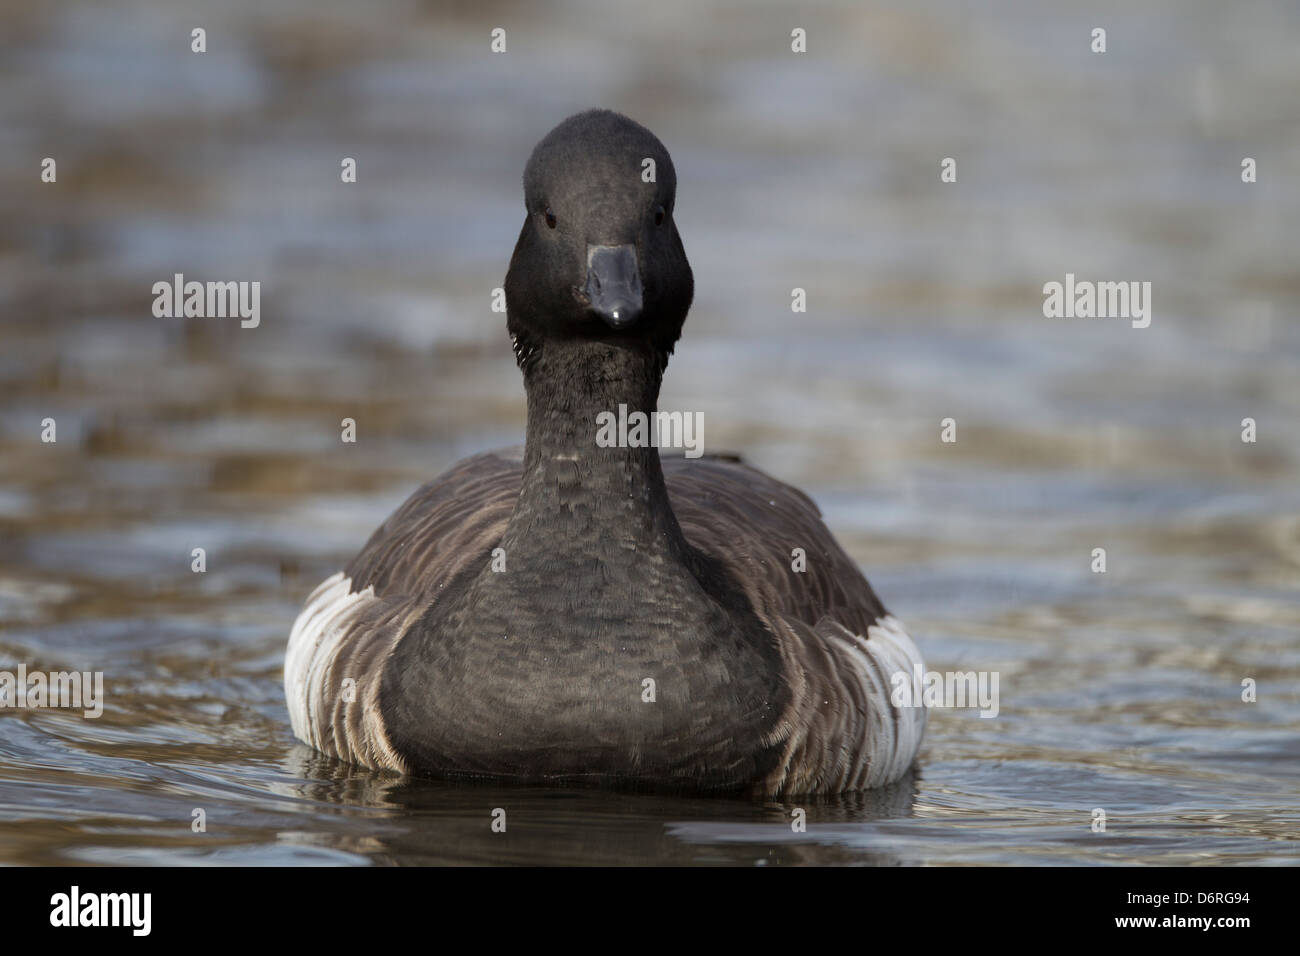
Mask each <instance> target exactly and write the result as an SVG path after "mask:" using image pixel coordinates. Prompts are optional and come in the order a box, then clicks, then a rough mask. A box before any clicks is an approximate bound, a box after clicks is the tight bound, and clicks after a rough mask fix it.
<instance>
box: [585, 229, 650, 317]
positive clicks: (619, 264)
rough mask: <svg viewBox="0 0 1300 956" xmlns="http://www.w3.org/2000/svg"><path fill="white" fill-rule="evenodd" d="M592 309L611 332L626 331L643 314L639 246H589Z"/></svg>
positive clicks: (589, 284) (589, 280)
mask: <svg viewBox="0 0 1300 956" xmlns="http://www.w3.org/2000/svg"><path fill="white" fill-rule="evenodd" d="M583 292H584V293H586V296H587V300H588V301H589V302H590V303H591V310H592V311H593V312H595V313H596V314H597V315H598V316H600V317H601V318H602V319H603V320H604V321H605V324H606V325H608V326H609V327H610V328H611V329H625V328H627V327H628V326H629V325H631V324H632V323H633V322H635V321H636V320H637V318H638V317H639V316H640V315H641V272H640V270H639V269H637V265H636V246H633V245H625V246H588V247H587V286H586V288H585V289H583Z"/></svg>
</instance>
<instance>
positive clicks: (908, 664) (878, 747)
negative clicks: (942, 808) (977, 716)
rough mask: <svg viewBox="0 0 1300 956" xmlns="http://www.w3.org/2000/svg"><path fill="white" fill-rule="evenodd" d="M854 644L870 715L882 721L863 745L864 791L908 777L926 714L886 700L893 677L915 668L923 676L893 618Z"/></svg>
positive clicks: (913, 651)
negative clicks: (865, 759) (867, 763)
mask: <svg viewBox="0 0 1300 956" xmlns="http://www.w3.org/2000/svg"><path fill="white" fill-rule="evenodd" d="M854 642H855V644H856V645H857V647H856V650H857V651H858V652H859V654H860V655H861V656H862V657H863V658H865V660H864V661H863V662H862V667H861V671H862V677H863V683H865V684H866V685H867V688H868V692H869V696H870V699H871V712H872V714H874V715H877V716H878V717H879V718H880V719H879V720H877V721H874V722H873V726H872V728H871V735H870V738H869V739H868V740H867V744H866V746H867V754H868V759H869V760H870V768H871V769H870V772H869V774H868V776H867V781H866V784H865V786H867V787H880V786H884V785H885V784H888V783H893V782H894V781H895V780H897V779H899V778H900V777H902V776H903V774H905V773H906V772H907V768H908V767H910V766H912V762H913V761H914V760H915V759H916V752H917V751H918V750H920V749H921V738H922V737H923V736H924V735H925V708H924V707H895V706H894V705H893V703H892V702H891V700H890V697H891V695H892V694H893V684H892V683H890V681H891V678H892V677H893V675H894V674H897V673H903V674H911V673H913V671H914V669H916V668H919V669H920V670H921V671H924V670H925V664H924V662H923V661H922V660H921V652H920V651H919V650H917V648H916V645H915V644H914V643H912V639H911V638H910V637H908V635H907V631H905V630H903V625H902V623H901V622H900V621H899V620H898V618H896V617H894V616H893V615H892V614H889V615H886V616H885V617H882V618H881V619H880V620H878V621H876V623H875V624H873V625H871V627H869V628H867V636H866V638H865V639H864V638H862V637H858V636H856V635H855V636H854ZM882 679H883V683H882Z"/></svg>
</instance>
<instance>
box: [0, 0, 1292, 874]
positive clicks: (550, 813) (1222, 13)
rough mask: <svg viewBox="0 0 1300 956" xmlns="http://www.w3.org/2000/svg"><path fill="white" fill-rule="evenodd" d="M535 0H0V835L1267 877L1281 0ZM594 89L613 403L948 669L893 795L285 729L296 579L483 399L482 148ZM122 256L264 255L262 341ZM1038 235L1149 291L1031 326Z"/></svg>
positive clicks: (508, 420) (164, 262)
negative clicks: (429, 757)
mask: <svg viewBox="0 0 1300 956" xmlns="http://www.w3.org/2000/svg"><path fill="white" fill-rule="evenodd" d="M548 10H549V12H547V13H545V14H543V13H540V12H539V11H538V10H536V9H535V8H534V5H531V4H523V3H506V2H503V3H497V4H493V5H490V6H489V8H488V10H487V12H486V13H484V12H481V10H480V8H479V6H478V5H472V4H453V5H450V6H449V7H446V8H443V9H439V7H438V6H437V5H435V4H432V3H425V4H416V3H381V4H378V5H375V4H372V5H369V6H366V7H364V8H362V7H355V5H344V4H341V3H311V4H308V3H305V2H278V3H270V4H267V3H261V2H253V0H240V2H231V3H226V4H223V5H222V6H221V7H220V8H219V9H218V8H214V7H213V6H212V5H211V4H203V5H199V4H197V3H184V2H182V3H168V4H163V3H158V2H143V0H142V2H136V3H127V4H114V5H112V6H111V7H105V6H103V5H100V4H96V3H92V2H85V3H80V2H70V0H69V2H60V3H49V4H28V3H19V2H16V0H3V2H0V16H2V17H3V28H2V29H0V89H3V90H4V96H3V97H0V182H2V183H3V188H2V189H0V213H2V214H0V312H2V315H3V348H2V349H0V669H11V668H15V667H16V666H17V665H18V664H19V663H25V664H26V666H27V668H28V669H29V670H46V671H48V670H61V669H70V668H77V669H85V670H102V671H104V674H105V681H106V685H107V701H106V705H105V710H104V713H103V716H102V717H100V718H99V719H97V720H87V719H82V718H81V717H80V716H78V715H76V714H73V713H68V712H59V711H14V710H6V711H0V861H2V862H6V863H24V864H35V863H43V864H55V863H88V864H101V863H183V864H191V863H194V864H201V863H242V864H278V863H344V864H378V863H394V862H395V863H433V862H472V863H502V862H509V863H514V862H544V861H545V862H561V863H651V862H653V863H681V864H688V863H699V864H753V865H760V864H767V865H776V864H800V863H802V864H815V863H887V864H896V863H905V864H970V863H995V864H1006V863H1049V864H1065V863H1087V864H1104V863H1129V864H1133V863H1142V864H1144V863H1162V864H1168V863H1180V864H1181V863H1185V864H1225V863H1289V864H1295V863H1297V862H1300V848H1298V844H1297V835H1298V834H1300V826H1298V825H1297V824H1298V822H1300V801H1298V799H1297V798H1298V797H1300V733H1298V732H1300V693H1298V691H1300V641H1298V640H1297V637H1298V635H1300V597H1298V595H1297V583H1298V582H1300V573H1298V572H1300V483H1297V481H1296V477H1297V465H1298V464H1300V462H1298V461H1297V449H1300V441H1298V439H1300V376H1298V375H1297V374H1296V373H1297V368H1298V366H1300V362H1298V360H1300V330H1298V328H1300V327H1298V325H1297V322H1296V318H1297V314H1298V313H1300V272H1298V271H1297V268H1296V253H1295V248H1296V238H1297V234H1296V223H1297V222H1300V190H1298V189H1297V187H1296V185H1295V184H1296V182H1297V181H1300V180H1298V179H1297V177H1298V176H1300V98H1297V97H1296V96H1295V95H1294V93H1295V90H1296V89H1297V88H1298V87H1300V60H1297V58H1296V57H1295V49H1296V42H1297V39H1298V38H1300V10H1297V8H1296V7H1295V6H1294V4H1287V3H1277V4H1267V3H1249V4H1238V5H1235V6H1233V7H1232V8H1231V9H1230V10H1229V9H1227V8H1221V7H1220V6H1219V5H1217V4H1213V3H1208V2H1207V3H1200V4H1187V3H1178V4H1174V3H1172V2H1170V3H1152V4H1146V5H1144V9H1143V10H1141V11H1135V10H1132V9H1130V5H1128V4H1120V3H1114V4H1102V5H1101V6H1100V7H1096V6H1095V5H1094V7H1092V8H1089V10H1088V11H1087V13H1086V14H1085V13H1083V12H1070V11H1065V10H1044V9H1042V7H1041V5H1038V4H1032V3H1023V4H1011V3H1001V4H994V5H991V6H990V7H988V8H987V9H981V11H980V12H979V13H978V14H977V13H975V12H972V11H971V10H970V9H968V7H967V6H966V5H963V4H957V3H938V2H926V3H920V4H917V3H903V2H899V3H892V4H891V3H886V4H873V5H871V8H870V9H860V8H859V5H856V4H843V5H829V4H828V5H821V6H814V7H811V8H808V9H806V10H805V9H800V10H799V12H798V13H791V12H789V11H788V8H787V7H786V6H784V5H776V4H772V5H768V6H758V5H753V4H746V5H744V6H741V5H739V4H729V3H717V4H682V5H680V6H679V5H675V4H652V5H650V6H649V7H645V8H643V9H638V10H636V11H633V12H629V13H626V14H624V15H621V16H620V17H618V18H610V17H608V16H603V15H599V14H598V12H597V8H596V6H595V5H594V4H586V3H576V2H575V3H566V4H559V5H555V6H553V7H550V8H548ZM638 17H642V18H644V19H641V20H638V19H637V18H638ZM195 25H202V26H205V27H206V29H207V30H208V47H209V52H208V53H207V54H204V55H202V56H200V55H197V54H192V53H190V52H189V40H188V36H189V30H190V29H191V28H192V27H193V26H195ZM795 25H798V26H803V27H805V28H806V29H807V30H808V33H809V45H810V52H809V53H808V54H807V55H805V56H803V57H796V56H794V55H792V54H790V53H788V52H787V51H788V37H789V31H790V29H791V28H792V26H795ZM1096 25H1104V26H1106V27H1107V29H1108V42H1109V52H1107V53H1106V54H1104V55H1098V54H1092V53H1090V52H1089V51H1088V37H1089V34H1090V31H1091V28H1092V27H1093V26H1096ZM494 26H504V27H505V28H506V29H507V32H508V51H509V52H508V53H507V54H506V55H505V56H493V55H491V54H489V53H488V52H487V49H488V44H487V39H488V31H489V30H490V29H491V27H494ZM595 104H603V105H612V106H616V107H618V108H621V109H623V110H624V111H626V112H628V113H630V114H631V115H633V116H634V117H636V118H638V119H640V120H641V121H642V122H644V123H646V124H647V125H648V126H650V127H651V128H652V129H654V130H655V131H656V132H657V133H658V134H659V135H660V136H661V137H662V138H663V139H664V140H665V142H666V143H667V145H668V147H669V149H670V150H671V151H672V153H673V156H674V159H675V162H676V165H677V168H678V174H679V179H680V181H681V187H680V193H679V203H678V209H677V218H678V221H679V223H680V226H681V229H682V233H683V236H684V238H685V242H686V247H687V251H688V253H689V255H690V256H691V260H692V263H693V265H694V268H695V274H696V281H697V300H696V306H695V308H694V310H693V312H692V316H691V319H690V320H689V322H688V324H687V332H686V336H685V338H684V340H683V341H682V343H681V345H680V346H679V351H678V355H677V356H676V357H675V358H674V360H673V363H672V365H671V366H670V369H669V373H668V378H667V381H666V384H665V391H664V396H663V407H665V408H679V409H691V410H699V411H702V412H703V413H704V415H705V420H706V422H707V430H706V442H707V446H708V448H709V450H712V451H722V450H734V451H740V452H743V453H744V454H745V455H746V456H747V457H748V458H749V459H750V460H751V461H752V462H754V463H755V464H757V465H759V466H760V467H762V468H764V469H766V470H768V471H770V472H771V473H773V474H774V475H776V476H778V477H780V478H782V479H784V480H787V481H790V482H793V483H795V484H797V485H799V486H800V487H802V488H804V489H806V490H807V491H809V493H811V494H812V495H813V496H814V497H815V498H816V499H817V500H818V502H819V503H820V504H821V506H822V510H823V511H824V513H825V514H826V517H827V520H828V522H829V523H830V524H831V526H832V528H834V529H835V531H836V533H837V535H838V536H839V537H840V539H841V541H842V542H843V543H844V544H845V546H846V547H847V548H848V549H849V550H850V552H851V553H852V554H853V555H854V557H855V558H856V559H858V560H859V561H860V562H861V564H862V566H863V567H864V568H865V569H866V570H867V572H868V573H869V575H870V577H871V579H872V581H873V583H874V584H875V586H876V589H877V590H878V591H879V593H880V594H881V595H882V597H883V598H884V599H885V601H886V603H887V604H889V606H890V607H891V609H892V610H893V611H895V612H896V613H897V614H898V615H899V616H900V617H902V618H903V619H904V620H905V621H906V622H907V623H908V625H909V629H910V630H911V632H912V633H913V634H914V635H915V636H916V637H917V639H918V643H919V644H920V646H921V648H922V649H923V651H924V652H925V654H926V658H927V663H928V665H929V666H930V667H931V668H934V669H936V670H983V671H996V672H998V673H999V675H1000V692H1001V700H1000V713H999V715H998V716H997V717H996V718H995V719H981V718H980V717H979V716H978V715H977V714H976V712H974V711H971V710H942V711H935V712H933V713H932V715H931V721H930V729H929V733H928V736H927V742H926V745H925V747H924V750H923V753H922V758H921V760H920V763H919V765H918V768H917V770H916V772H915V773H914V775H913V776H912V777H911V778H909V779H908V780H905V781H903V782H902V783H901V784H899V785H898V786H896V787H893V788H890V789H889V790H886V791H881V792H879V793H872V794H865V795H855V796H852V797H849V798H845V799H842V800H822V801H811V800H807V801H795V802H788V803H775V802H774V803H762V802H749V801H737V800H721V799H719V800H696V799H665V798H656V797H650V796H645V795H620V794H602V793H594V792H572V791H554V790H501V789H495V788H489V787H467V786H463V785H461V786H456V785H450V784H446V783H434V782H424V781H415V782H411V781H401V780H397V779H393V778H387V777H382V776H379V775H376V774H371V773H369V772H364V771H358V770H355V769H350V768H347V767H345V766H342V765H339V764H337V763H335V762H333V761H330V760H327V759H325V758H323V757H320V756H319V755H314V754H312V752H311V751H310V750H308V749H307V748H305V747H303V746H302V745H299V744H297V743H295V742H294V740H293V738H292V735H291V733H290V731H289V725H288V719H287V714H286V712H285V709H284V704H283V698H282V691H281V685H280V669H281V664H282V658H283V648H284V642H285V640H286V637H287V634H288V629H289V626H290V624H291V622H292V620H293V618H294V616H295V615H296V613H297V610H298V607H299V605H300V603H301V601H302V599H303V598H304V597H305V595H306V594H307V593H308V592H309V591H310V589H311V588H312V587H313V586H314V585H315V583H316V582H318V581H319V580H321V579H323V578H324V577H326V576H327V575H328V574H330V573H331V572H333V571H334V570H336V569H337V568H338V567H339V566H340V565H341V563H342V562H344V561H345V560H346V559H347V558H348V557H350V555H351V554H352V553H354V552H355V551H356V550H357V549H358V548H359V547H360V546H361V544H362V543H363V542H364V540H365V539H366V537H367V536H368V534H369V533H370V531H372V530H373V529H374V527H375V526H377V525H378V524H379V522H380V521H382V520H383V518H384V517H385V516H386V515H387V514H388V513H389V511H390V510H391V509H392V508H393V507H395V506H396V505H397V504H398V503H399V502H400V501H402V500H403V499H404V498H405V496H406V495H407V494H408V493H409V492H410V491H411V490H412V489H413V488H414V487H415V486H416V485H417V484H419V483H420V482H421V481H424V480H426V479H427V478H429V477H431V476H433V475H435V474H436V473H438V472H439V471H441V470H442V469H444V468H446V467H447V466H449V465H450V464H451V463H452V462H454V461H455V460H457V459H458V458H460V457H462V456H464V455H466V454H469V453H472V452H474V451H477V450H480V449H483V448H489V447H495V446H499V445H504V444H512V443H514V442H516V441H518V440H519V438H520V435H521V434H522V427H523V399H522V391H521V388H520V384H519V379H518V373H517V371H516V370H515V368H514V365H513V361H512V357H511V354H510V349H509V346H508V342H507V340H506V337H505V334H504V329H503V322H502V319H501V317H500V316H498V315H494V314H493V313H491V311H490V309H489V303H490V297H491V290H492V289H493V288H494V287H495V286H497V285H499V284H500V283H501V280H502V277H503V275H504V271H505V265H506V262H507V260H508V257H509V253H510V249H511V248H512V246H513V242H514V239H515V236H516V235H517V232H518V228H519V222H520V221H521V214H522V206H521V197H520V190H519V176H520V172H521V170H522V164H523V161H524V159H525V158H526V156H527V154H528V151H529V149H530V148H531V146H532V144H533V143H534V142H535V141H536V140H537V139H538V138H539V137H540V136H541V135H542V134H543V133H545V132H546V131H547V129H549V128H550V126H551V125H552V124H553V123H555V122H557V121H558V120H559V119H561V118H563V117H564V116H566V115H568V114H569V113H570V112H573V111H576V110H577V109H580V108H584V107H586V106H590V105H595ZM47 155H51V156H54V157H55V158H56V159H57V161H58V182H57V184H42V183H40V182H39V180H38V170H39V162H40V159H41V158H42V157H44V156H47ZM343 156H353V157H355V158H356V159H357V161H358V172H359V182H358V183H357V184H356V185H351V186H343V185H341V184H340V183H339V178H338V174H339V164H340V161H341V158H342V157H343ZM946 156H952V157H955V158H956V159H957V162H958V181H957V183H956V184H950V185H943V184H941V183H940V182H939V179H938V166H939V161H940V159H942V158H943V157H946ZM1243 156H1252V157H1254V158H1255V159H1256V160H1257V161H1258V164H1259V177H1260V178H1259V182H1257V183H1255V184H1253V185H1246V184H1243V183H1242V182H1241V181H1240V177H1239V170H1240V162H1241V158H1242V157H1243ZM174 272H183V273H185V274H186V276H187V277H189V278H196V279H200V280H208V279H260V280H261V281H262V282H263V297H262V310H263V318H262V324H261V326H260V327H259V328H257V329H255V330H241V329H240V328H239V327H238V323H237V322H233V321H229V320H219V319H217V320H189V321H177V320H164V319H155V318H153V316H152V315H151V314H150V304H151V302H152V295H151V293H150V288H151V286H152V284H153V283H154V282H156V281H159V280H165V279H169V278H170V276H171V275H172V274H173V273H174ZM1067 272H1073V273H1075V274H1076V275H1077V276H1079V277H1080V278H1092V279H1114V280H1129V279H1135V280H1146V281H1150V282H1152V284H1153V290H1154V291H1153V313H1154V318H1153V321H1152V324H1151V327H1150V328H1148V329H1145V330H1135V329H1132V328H1131V327H1130V326H1129V324H1128V323H1127V322H1124V321H1122V320H1066V319H1058V320H1050V319H1045V318H1044V317H1043V315H1042V312H1041V306H1042V292H1041V289H1042V284H1043V283H1044V282H1048V281H1062V280H1063V278H1064V275H1065V273H1067ZM796 286H799V287H802V288H805V289H806V290H807V291H808V301H809V311H808V312H807V313H806V314H793V313H791V311H790V304H789V303H790V290H791V289H792V288H794V287H796ZM759 383H761V387H760V385H759ZM949 416H952V417H955V418H956V419H957V422H958V441H957V442H956V443H955V444H943V443H941V442H940V441H939V440H938V439H939V422H940V420H941V419H943V418H945V417H949ZM47 417H50V418H54V419H55V420H56V422H57V437H58V441H57V443H55V444H42V443H41V442H40V441H39V434H40V429H41V425H40V423H41V421H42V419H44V418H47ZM346 417H350V418H354V419H355V420H356V421H357V423H358V432H359V441H358V443H357V444H356V445H345V444H343V443H341V442H340V441H339V422H340V421H341V420H342V419H343V418H346ZM1245 417H1252V418H1254V419H1256V421H1257V423H1258V430H1259V440H1258V442H1257V443H1255V444H1243V443H1242V442H1241V441H1240V431H1241V425H1240V422H1241V420H1242V419H1243V418H1245ZM197 547H202V548H204V549H205V550H206V555H207V571H206V573H203V574H195V573H193V572H192V571H191V570H190V566H191V560H192V559H191V551H192V549H194V548H197ZM1097 547H1104V548H1106V551H1107V572H1106V573H1105V574H1104V575H1103V574H1094V573H1092V572H1091V571H1090V568H1089V566H1090V563H1091V553H1092V550H1093V549H1094V548H1097ZM1244 678H1252V679H1254V680H1255V681H1256V682H1257V686H1258V701H1257V702H1255V703H1243V702H1242V699H1241V693H1242V686H1241V682H1242V680H1243V679H1244ZM495 808H503V809H505V810H506V811H507V814H508V830H507V832H506V833H505V834H495V833H492V832H491V829H490V824H491V815H492V811H493V810H494V809H495ZM796 808H802V809H804V810H805V811H806V813H807V818H808V828H807V832H805V833H795V832H793V830H792V828H791V826H790V821H791V813H792V811H794V810H795V809H796ZM1095 808H1100V809H1103V810H1105V812H1106V820H1107V828H1106V832H1105V833H1094V832H1093V831H1092V829H1091V826H1090V824H1091V822H1092V818H1093V817H1092V814H1093V810H1094V809H1095ZM196 809H201V810H203V811H204V814H205V817H206V827H207V828H206V832H202V833H199V832H194V830H193V828H192V823H193V820H194V815H193V813H194V811H195V810H196Z"/></svg>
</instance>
